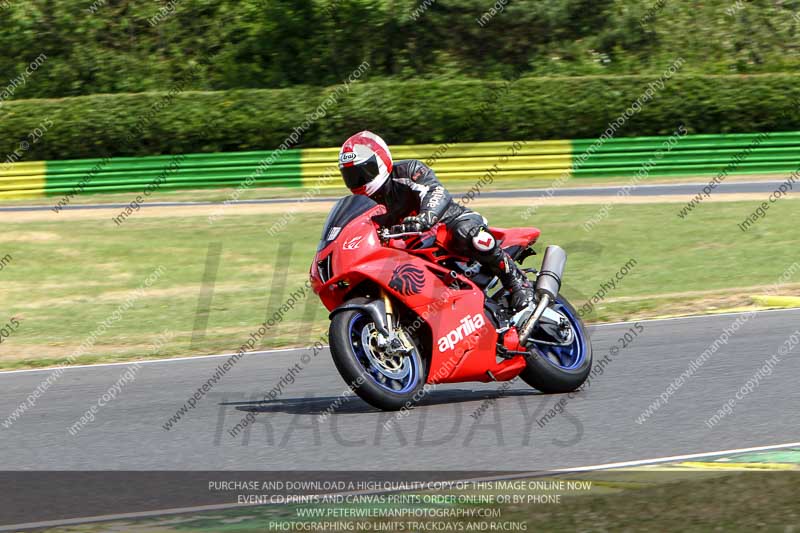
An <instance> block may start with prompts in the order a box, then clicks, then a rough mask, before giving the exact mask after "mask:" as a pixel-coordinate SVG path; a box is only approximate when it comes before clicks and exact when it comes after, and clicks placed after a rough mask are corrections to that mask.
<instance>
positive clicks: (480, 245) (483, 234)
mask: <svg viewBox="0 0 800 533" xmlns="http://www.w3.org/2000/svg"><path fill="white" fill-rule="evenodd" d="M472 246H473V248H475V249H476V250H477V251H478V252H480V253H482V254H487V253H489V252H492V251H493V250H494V249H495V247H496V246H497V241H496V240H495V238H494V235H492V234H491V233H489V232H488V231H486V228H480V229H479V230H478V231H477V233H475V235H473V236H472Z"/></svg>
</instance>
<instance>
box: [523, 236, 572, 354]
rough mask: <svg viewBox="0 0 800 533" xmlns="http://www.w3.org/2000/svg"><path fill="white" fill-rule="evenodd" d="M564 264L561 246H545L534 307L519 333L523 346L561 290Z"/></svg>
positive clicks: (564, 255) (564, 259)
mask: <svg viewBox="0 0 800 533" xmlns="http://www.w3.org/2000/svg"><path fill="white" fill-rule="evenodd" d="M566 264H567V252H565V251H564V249H563V248H561V247H560V246H557V245H555V244H553V245H550V246H548V247H547V249H546V250H545V252H544V259H542V269H541V270H540V271H539V276H538V277H537V278H536V300H537V304H536V308H535V309H534V311H533V314H532V315H531V317H530V318H529V319H528V320H527V322H525V325H524V326H523V327H522V331H521V332H520V335H519V343H520V345H522V346H525V343H526V342H527V341H528V337H530V336H531V333H533V328H535V327H536V324H537V323H538V322H539V318H541V316H542V313H544V310H545V309H547V307H548V306H549V305H550V303H551V302H553V301H555V299H556V297H557V296H558V291H559V290H561V277H562V276H563V275H564V267H565V266H566Z"/></svg>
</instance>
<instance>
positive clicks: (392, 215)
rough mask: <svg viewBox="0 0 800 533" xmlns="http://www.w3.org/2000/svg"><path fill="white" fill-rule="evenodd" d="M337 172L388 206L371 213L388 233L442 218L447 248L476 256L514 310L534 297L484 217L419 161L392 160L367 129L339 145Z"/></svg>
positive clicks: (429, 224) (414, 228)
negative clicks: (497, 280)
mask: <svg viewBox="0 0 800 533" xmlns="http://www.w3.org/2000/svg"><path fill="white" fill-rule="evenodd" d="M339 170H340V171H341V173H342V178H344V182H345V185H347V188H349V189H350V191H351V192H353V194H363V195H366V196H369V197H370V198H372V199H373V200H374V201H376V202H377V203H379V204H381V205H384V206H386V213H385V214H383V215H378V216H376V217H373V220H374V221H375V222H376V223H377V224H379V225H380V226H381V227H387V226H391V232H392V233H403V232H416V231H425V230H428V229H430V228H431V227H432V226H433V225H434V224H436V223H437V222H442V223H443V224H444V225H445V226H446V227H447V230H448V232H449V234H450V239H448V240H449V241H451V242H452V248H453V249H452V250H450V251H451V252H453V253H455V254H458V255H462V256H465V257H468V258H471V259H474V260H477V261H478V262H479V263H480V264H481V265H483V266H485V267H486V268H488V269H489V270H490V271H491V272H492V273H493V274H494V275H496V276H498V277H499V278H500V282H501V283H502V284H503V287H505V288H506V289H507V290H508V291H509V292H510V294H511V307H512V308H513V311H514V312H515V313H517V312H519V311H521V310H523V309H524V308H526V307H527V306H528V305H529V304H530V303H531V302H532V301H533V287H532V284H531V282H530V280H528V278H527V276H526V275H525V273H524V272H522V270H520V268H519V266H518V265H517V263H516V262H515V261H514V260H513V259H512V258H511V257H510V256H509V255H508V253H506V252H505V251H504V250H503V249H502V248H501V247H500V245H499V244H498V243H497V240H496V239H495V238H494V236H493V235H492V233H491V232H490V231H489V228H488V223H487V221H486V219H485V218H484V217H482V216H481V215H480V214H479V213H476V212H475V211H472V210H470V209H468V208H466V207H464V206H462V205H460V204H458V203H457V202H455V201H454V200H453V198H452V196H451V195H450V193H449V192H447V189H445V188H444V186H443V185H442V184H441V183H440V182H439V180H438V179H437V178H436V174H434V172H433V170H432V169H431V168H430V167H428V166H427V165H425V164H424V163H423V162H422V161H419V160H417V159H404V160H401V161H392V155H391V153H390V152H389V147H388V146H387V145H386V143H385V142H384V140H383V139H381V138H380V137H379V136H377V135H375V134H374V133H372V132H370V131H366V130H365V131H361V132H359V133H356V134H355V135H353V136H352V137H350V138H349V139H347V140H346V141H345V142H344V144H343V145H342V148H341V150H340V152H339Z"/></svg>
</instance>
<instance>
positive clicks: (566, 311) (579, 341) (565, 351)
mask: <svg viewBox="0 0 800 533" xmlns="http://www.w3.org/2000/svg"><path fill="white" fill-rule="evenodd" d="M552 309H553V310H554V311H558V312H559V313H561V314H563V315H564V316H565V317H567V320H568V321H569V325H570V327H571V328H572V330H573V331H574V333H575V335H574V337H573V339H572V343H571V344H569V345H568V346H550V345H547V344H541V343H537V342H536V341H531V344H532V345H533V347H534V350H535V351H536V353H537V354H539V355H540V356H541V358H542V359H544V360H545V361H547V362H548V363H550V364H551V365H553V366H555V367H556V368H560V369H561V370H574V369H576V368H578V367H580V366H581V365H582V364H583V362H584V361H585V360H586V334H585V332H584V331H583V328H581V325H580V322H579V320H578V317H577V316H575V313H574V312H572V311H571V310H570V308H569V307H567V306H566V305H564V303H563V300H561V298H558V299H556V303H555V304H553V306H552Z"/></svg>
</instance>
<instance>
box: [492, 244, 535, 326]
mask: <svg viewBox="0 0 800 533" xmlns="http://www.w3.org/2000/svg"><path fill="white" fill-rule="evenodd" d="M504 262H505V267H506V268H505V269H504V272H503V273H502V274H500V282H501V283H502V284H503V287H505V288H506V289H507V290H508V292H510V293H511V309H512V311H513V312H514V313H519V312H520V311H522V310H523V309H525V308H526V307H528V306H529V305H530V304H531V303H532V302H533V284H532V283H531V280H529V279H528V276H526V275H525V273H524V272H523V271H522V270H520V268H519V266H518V265H517V263H515V262H514V260H513V259H511V257H509V256H508V254H506V257H505V261H504Z"/></svg>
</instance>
